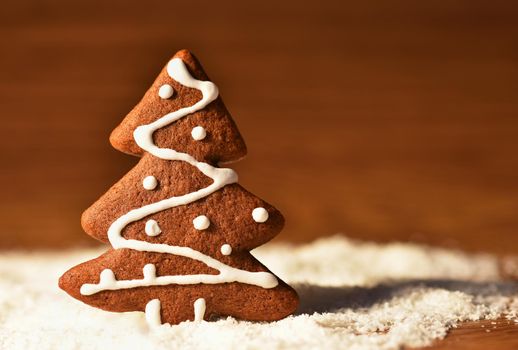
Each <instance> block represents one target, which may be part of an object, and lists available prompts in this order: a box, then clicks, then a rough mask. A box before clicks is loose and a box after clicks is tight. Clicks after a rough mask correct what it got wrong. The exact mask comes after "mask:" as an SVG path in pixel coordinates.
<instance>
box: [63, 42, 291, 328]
mask: <svg viewBox="0 0 518 350" xmlns="http://www.w3.org/2000/svg"><path fill="white" fill-rule="evenodd" d="M110 141H111V143H112V145H113V146H114V147H115V148H117V149H119V150H121V151H123V152H126V153H129V154H133V155H137V156H141V157H142V158H141V160H140V161H139V163H138V164H137V165H136V166H135V167H134V168H133V169H132V170H130V172H128V173H127V174H126V175H125V176H124V177H123V178H122V179H121V180H120V181H119V182H117V183H116V184H115V185H114V186H113V187H112V188H110V190H108V192H107V193H106V194H104V195H103V196H102V197H101V198H100V199H99V200H98V201H97V202H96V203H94V204H93V205H92V206H91V207H90V208H89V209H87V210H86V211H85V212H84V213H83V216H82V219H81V223H82V226H83V228H84V230H85V231H86V232H87V233H88V234H89V235H91V236H92V237H94V238H96V239H98V240H100V241H103V242H108V243H110V244H111V245H112V247H113V249H110V250H109V251H107V252H106V253H104V254H103V255H101V256H100V257H98V258H96V259H93V260H90V261H87V262H85V263H82V264H80V265H78V266H75V267H73V268H72V269H70V270H69V271H67V272H66V273H65V274H64V275H63V276H62V277H61V279H60V287H61V288H62V289H64V290H65V291H66V292H67V293H69V294H70V295H71V296H73V297H74V298H77V299H79V300H81V301H83V302H85V303H87V304H89V305H92V306H95V307H99V308H101V309H104V310H108V311H119V312H122V311H145V312H146V317H147V319H148V321H149V322H150V323H153V324H154V323H160V322H166V323H170V324H176V323H179V322H181V321H185V320H194V319H198V320H199V319H210V318H212V317H215V316H234V317H236V318H239V319H246V320H258V321H259V320H260V321H268V320H277V319H280V318H283V317H285V316H287V315H289V314H290V313H292V312H293V311H294V310H295V308H296V307H297V303H298V298H297V295H296V293H295V291H294V290H293V289H292V288H290V287H289V286H288V285H286V284H285V283H284V282H282V281H281V280H279V279H278V278H277V277H276V276H274V275H273V274H272V273H271V272H270V271H269V270H268V269H267V268H266V267H264V266H263V265H262V264H261V263H259V262H258V261H257V260H256V259H255V258H254V257H253V256H252V255H251V254H250V252H249V251H250V250H252V249H254V248H256V247H257V246H259V245H262V244H264V243H266V242H267V241H269V240H270V239H271V238H272V237H274V236H275V235H276V234H278V233H279V232H280V231H281V229H282V227H283V224H284V219H283V217H282V215H281V214H280V212H279V211H278V210H276V209H275V208H274V207H273V206H271V205H270V204H268V203H266V202H264V201H263V200H261V199H260V198H258V197H256V196H254V195H253V194H251V193H249V192H248V191H246V190H245V189H243V188H242V187H241V186H240V185H238V184H237V175H236V174H235V173H234V172H233V171H232V170H231V169H225V168H219V167H217V164H218V162H220V161H233V160H237V159H238V158H241V157H243V156H244V155H245V154H246V147H245V144H244V142H243V140H242V138H241V135H240V134H239V131H238V130H237V127H236V126H235V124H234V122H233V121H232V119H231V117H230V115H229V113H228V111H227V110H226V108H225V106H224V105H223V102H222V101H221V99H220V98H219V97H218V90H217V87H216V86H215V85H214V84H212V83H211V82H210V81H208V77H207V76H206V74H205V73H204V72H203V70H202V68H201V66H200V65H199V63H198V62H197V61H196V59H195V58H194V57H193V56H192V55H191V54H190V53H189V52H187V51H180V52H178V53H177V54H176V55H175V56H174V57H173V59H172V60H171V61H170V62H169V63H168V65H166V67H164V69H163V70H162V72H161V73H160V75H159V76H158V78H157V79H156V80H155V82H154V83H153V85H152V86H151V88H150V89H149V90H148V91H147V92H146V94H145V96H144V98H143V99H142V101H141V102H140V103H139V104H138V105H137V106H136V107H135V108H134V109H133V110H132V111H131V112H130V113H129V114H128V116H127V117H126V118H125V119H124V120H123V122H122V123H121V124H120V125H119V126H118V127H117V128H116V129H115V130H114V131H113V133H112V135H111V137H110Z"/></svg>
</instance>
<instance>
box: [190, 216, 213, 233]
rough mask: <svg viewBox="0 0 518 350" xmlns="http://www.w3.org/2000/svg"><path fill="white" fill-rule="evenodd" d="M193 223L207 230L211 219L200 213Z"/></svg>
mask: <svg viewBox="0 0 518 350" xmlns="http://www.w3.org/2000/svg"><path fill="white" fill-rule="evenodd" d="M192 224H193V225H194V228H195V229H197V230H200V231H201V230H206V229H208V228H209V226H210V220H209V218H208V217H206V216H205V215H200V216H197V217H196V218H195V219H194V220H193V221H192Z"/></svg>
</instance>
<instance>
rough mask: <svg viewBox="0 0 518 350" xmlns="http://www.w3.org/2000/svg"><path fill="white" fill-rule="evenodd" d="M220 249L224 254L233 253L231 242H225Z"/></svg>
mask: <svg viewBox="0 0 518 350" xmlns="http://www.w3.org/2000/svg"><path fill="white" fill-rule="evenodd" d="M220 250H221V254H223V255H230V253H232V247H231V246H230V244H223V245H222V246H221V249H220Z"/></svg>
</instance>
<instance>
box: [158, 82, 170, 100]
mask: <svg viewBox="0 0 518 350" xmlns="http://www.w3.org/2000/svg"><path fill="white" fill-rule="evenodd" d="M173 95H174V89H173V87H172V86H171V85H169V84H164V85H162V86H161V87H160V88H159V89H158V96H160V98H163V99H164V100H166V99H168V98H171V96H173Z"/></svg>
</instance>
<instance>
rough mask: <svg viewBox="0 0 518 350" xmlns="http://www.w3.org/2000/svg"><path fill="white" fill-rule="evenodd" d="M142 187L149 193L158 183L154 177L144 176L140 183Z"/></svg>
mask: <svg viewBox="0 0 518 350" xmlns="http://www.w3.org/2000/svg"><path fill="white" fill-rule="evenodd" d="M142 186H144V189H146V190H148V191H151V190H154V189H155V188H156V187H157V186H158V181H157V179H156V177H154V176H153V175H149V176H146V177H145V178H144V180H143V181H142Z"/></svg>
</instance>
